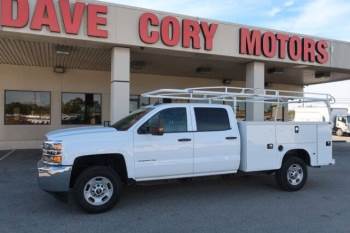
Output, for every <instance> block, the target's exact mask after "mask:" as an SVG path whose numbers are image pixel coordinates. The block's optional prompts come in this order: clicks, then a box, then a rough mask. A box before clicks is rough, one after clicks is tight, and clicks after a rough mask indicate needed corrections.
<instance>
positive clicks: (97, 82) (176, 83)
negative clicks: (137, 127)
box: [0, 65, 302, 150]
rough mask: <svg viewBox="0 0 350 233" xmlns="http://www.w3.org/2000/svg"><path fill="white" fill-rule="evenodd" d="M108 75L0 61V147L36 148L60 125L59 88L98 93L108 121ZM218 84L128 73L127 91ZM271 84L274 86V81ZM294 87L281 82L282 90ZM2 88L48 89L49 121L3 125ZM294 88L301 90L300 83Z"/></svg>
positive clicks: (61, 89) (239, 83) (202, 80)
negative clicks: (56, 70)
mask: <svg viewBox="0 0 350 233" xmlns="http://www.w3.org/2000/svg"><path fill="white" fill-rule="evenodd" d="M110 79H111V78H110V72H103V71H88V70H67V72H66V73H65V74H56V73H54V72H53V70H52V68H40V67H26V66H13V65H0V150H1V149H8V148H39V147H40V145H41V142H42V140H43V138H44V135H45V134H46V133H47V132H48V131H51V130H53V129H58V128H61V127H62V125H61V93H62V92H83V93H99V94H102V121H109V118H110V111H109V108H110V107H109V106H110V101H109V99H110ZM221 85H222V80H220V79H201V78H191V77H173V76H160V75H151V74H131V90H130V93H131V94H132V95H140V94H142V93H144V92H146V91H151V90H154V89H160V88H188V87H200V86H221ZM232 86H240V87H243V86H244V82H240V81H239V82H233V83H232ZM273 88H278V85H274V86H273ZM297 88H299V87H297V86H288V85H282V86H281V89H285V90H296V89H297ZM4 90H30V91H51V125H4ZM298 90H302V87H300V89H298ZM119 104H121V105H122V104H127V105H128V104H129V103H119Z"/></svg>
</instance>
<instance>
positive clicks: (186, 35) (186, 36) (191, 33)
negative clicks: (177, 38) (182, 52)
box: [182, 19, 201, 49]
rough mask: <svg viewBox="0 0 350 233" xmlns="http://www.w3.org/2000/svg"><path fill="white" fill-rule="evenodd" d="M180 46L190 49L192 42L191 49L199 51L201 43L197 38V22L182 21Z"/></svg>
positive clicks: (198, 28) (198, 31) (198, 29)
mask: <svg viewBox="0 0 350 233" xmlns="http://www.w3.org/2000/svg"><path fill="white" fill-rule="evenodd" d="M182 30H183V32H182V33H183V35H182V40H183V41H182V46H183V47H184V48H190V46H191V41H192V48H194V49H200V48H201V43H200V38H199V33H200V26H199V23H198V21H194V20H189V19H184V20H183V21H182Z"/></svg>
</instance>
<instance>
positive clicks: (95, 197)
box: [74, 167, 121, 213]
mask: <svg viewBox="0 0 350 233" xmlns="http://www.w3.org/2000/svg"><path fill="white" fill-rule="evenodd" d="M120 189H121V181H120V178H119V176H118V174H117V173H116V172H115V171H114V170H113V169H111V168H108V167H92V168H88V169H86V170H85V171H83V172H82V173H81V174H80V175H79V177H78V179H77V182H76V184H75V186H74V194H75V198H76V200H77V202H78V204H79V205H80V206H81V207H82V209H84V210H85V211H87V212H89V213H102V212H105V211H107V210H109V209H111V208H112V207H113V206H114V205H115V204H116V203H117V201H118V200H119V196H120Z"/></svg>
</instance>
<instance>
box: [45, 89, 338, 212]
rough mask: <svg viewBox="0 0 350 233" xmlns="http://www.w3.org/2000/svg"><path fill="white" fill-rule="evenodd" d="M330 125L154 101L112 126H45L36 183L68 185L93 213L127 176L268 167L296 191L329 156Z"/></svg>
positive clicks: (112, 199) (64, 188)
mask: <svg viewBox="0 0 350 233" xmlns="http://www.w3.org/2000/svg"><path fill="white" fill-rule="evenodd" d="M167 97H169V96H168V95H167ZM191 98H193V96H192V97H191ZM331 131H332V129H331V124H329V123H310V122H308V123H295V122H278V121H274V122H253V121H252V122H249V121H242V122H237V120H236V117H235V113H234V111H233V108H232V107H231V106H229V105H223V104H203V103H173V104H160V105H154V106H149V107H146V108H143V109H141V110H138V111H136V112H134V113H132V114H131V115H129V116H127V117H126V118H124V119H122V120H120V121H119V122H117V123H115V124H114V125H112V126H111V127H84V128H75V129H64V130H57V131H53V132H51V133H49V134H47V136H46V140H45V142H44V144H43V156H42V159H41V160H40V161H39V162H38V171H39V185H40V187H41V188H42V189H44V190H46V191H49V192H68V191H70V190H71V189H72V190H73V191H74V194H75V197H76V200H77V202H78V203H79V204H80V206H81V207H82V208H83V209H84V210H86V211H88V212H93V213H97V212H103V211H106V210H108V209H110V208H112V207H113V206H114V205H115V204H116V202H117V201H118V199H119V196H120V192H121V189H122V186H123V185H125V184H129V183H130V182H140V181H153V180H163V179H177V178H187V177H199V176H211V175H222V174H234V173H237V172H238V171H241V172H246V173H249V172H260V171H263V172H265V171H267V172H269V173H272V174H275V176H276V180H277V184H278V185H279V186H280V187H281V188H282V189H284V190H287V191H297V190H300V189H301V188H303V186H304V185H305V183H306V180H307V176H308V170H307V167H308V166H311V167H320V166H326V165H331V164H334V163H335V161H334V159H333V158H332V139H331Z"/></svg>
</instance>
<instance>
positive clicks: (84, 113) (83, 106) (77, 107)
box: [62, 93, 102, 125]
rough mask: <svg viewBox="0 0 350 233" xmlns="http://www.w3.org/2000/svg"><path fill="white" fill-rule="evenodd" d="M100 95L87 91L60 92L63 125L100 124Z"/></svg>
mask: <svg viewBox="0 0 350 233" xmlns="http://www.w3.org/2000/svg"><path fill="white" fill-rule="evenodd" d="M101 106H102V95H100V94H87V93H63V94H62V124H63V125H100V124H101V122H102V107H101Z"/></svg>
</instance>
